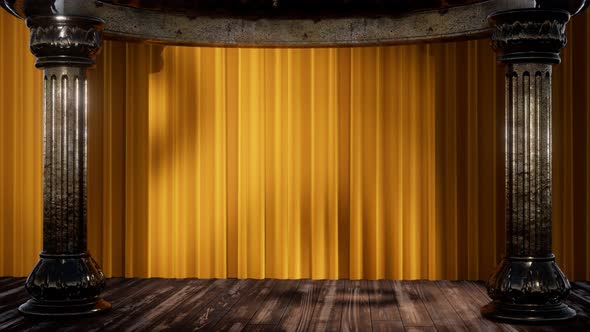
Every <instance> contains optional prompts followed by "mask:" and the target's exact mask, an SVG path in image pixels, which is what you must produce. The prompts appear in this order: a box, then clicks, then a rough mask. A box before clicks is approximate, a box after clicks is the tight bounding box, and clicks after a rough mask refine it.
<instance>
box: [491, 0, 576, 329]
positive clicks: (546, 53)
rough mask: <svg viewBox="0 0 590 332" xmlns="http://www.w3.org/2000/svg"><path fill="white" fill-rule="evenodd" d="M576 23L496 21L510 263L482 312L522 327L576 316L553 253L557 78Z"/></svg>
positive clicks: (515, 16) (536, 12) (547, 18)
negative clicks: (502, 78) (555, 69)
mask: <svg viewBox="0 0 590 332" xmlns="http://www.w3.org/2000/svg"><path fill="white" fill-rule="evenodd" d="M569 18H570V15H569V13H568V12H567V11H563V10H559V9H523V10H513V11H506V12H499V13H496V14H493V15H491V16H490V21H491V23H492V24H493V25H494V26H495V28H496V29H495V31H494V34H493V36H492V46H493V48H494V49H495V50H496V51H497V52H498V53H499V54H500V56H499V57H498V60H500V61H501V62H503V63H504V64H505V65H506V91H505V93H506V114H505V116H506V123H505V129H506V141H505V142H506V147H505V148H506V156H505V158H506V187H505V192H506V256H505V257H504V259H503V260H502V262H500V264H499V265H498V268H497V270H496V272H495V273H494V274H493V275H492V276H491V277H490V279H489V280H488V282H487V289H488V294H489V295H490V297H491V298H492V299H493V300H494V301H493V302H491V303H490V304H488V305H487V306H485V307H484V308H482V313H483V314H484V315H485V316H486V317H488V318H493V319H500V320H507V321H516V322H539V321H544V322H546V321H559V320H564V319H569V318H572V317H573V316H575V311H573V310H572V309H570V308H569V307H568V306H566V305H565V304H564V303H563V302H562V301H563V300H564V299H565V298H566V297H567V295H568V294H569V292H570V288H571V287H570V284H569V282H568V280H567V278H566V277H565V275H564V274H563V273H562V271H561V270H560V269H559V267H558V266H557V264H556V262H555V256H554V255H553V251H552V247H551V236H552V235H551V214H552V210H551V171H552V169H551V159H552V158H551V156H552V151H551V146H552V143H551V112H552V109H551V108H552V103H551V79H552V77H551V75H552V66H553V65H554V64H557V63H559V62H560V55H559V53H560V50H561V49H562V48H563V47H565V44H566V35H565V26H566V23H567V22H568V20H569Z"/></svg>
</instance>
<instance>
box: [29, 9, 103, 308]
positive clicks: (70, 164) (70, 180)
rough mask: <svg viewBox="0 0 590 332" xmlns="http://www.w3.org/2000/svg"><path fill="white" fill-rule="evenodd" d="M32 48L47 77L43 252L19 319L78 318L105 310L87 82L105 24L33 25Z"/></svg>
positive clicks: (81, 20)
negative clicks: (90, 211)
mask: <svg viewBox="0 0 590 332" xmlns="http://www.w3.org/2000/svg"><path fill="white" fill-rule="evenodd" d="M26 22H27V26H28V27H29V28H30V31H31V39H30V48H31V52H32V53H33V54H34V55H35V56H36V57H37V61H36V66H37V67H38V68H42V69H43V75H44V78H43V84H44V111H43V140H44V141H43V143H44V144H43V167H44V173H43V251H42V252H41V254H40V260H39V261H38V263H37V264H36V265H35V267H34V268H33V271H32V272H31V274H30V275H29V277H28V278H27V281H26V285H25V287H26V289H27V291H28V293H29V294H30V295H31V297H32V299H30V300H29V301H28V302H26V303H25V304H23V305H21V306H20V308H19V311H20V312H21V313H23V314H26V315H34V316H79V315H87V314H92V313H96V312H100V311H104V310H107V309H109V308H110V307H111V305H110V304H109V303H107V302H106V301H104V300H102V299H101V298H100V297H99V295H100V293H101V291H102V290H103V289H104V286H105V279H104V275H103V273H102V271H101V270H100V267H99V266H98V264H96V262H95V261H94V260H93V259H92V257H91V256H90V253H89V252H88V249H87V246H86V219H87V212H86V206H87V204H86V200H87V190H86V187H87V183H86V178H87V176H86V169H87V168H86V163H87V145H88V144H87V139H88V135H87V133H88V125H87V120H88V82H87V79H86V71H87V70H88V68H90V67H92V66H93V65H94V57H95V55H96V53H97V52H98V51H99V49H100V46H101V39H102V27H103V22H102V21H101V20H98V19H94V18H89V17H78V16H40V17H29V18H28V19H27V21H26Z"/></svg>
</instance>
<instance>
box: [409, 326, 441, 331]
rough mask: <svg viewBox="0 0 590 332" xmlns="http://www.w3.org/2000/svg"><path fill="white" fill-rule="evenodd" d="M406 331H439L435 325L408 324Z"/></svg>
mask: <svg viewBox="0 0 590 332" xmlns="http://www.w3.org/2000/svg"><path fill="white" fill-rule="evenodd" d="M406 332H437V331H436V328H435V327H434V326H408V327H406Z"/></svg>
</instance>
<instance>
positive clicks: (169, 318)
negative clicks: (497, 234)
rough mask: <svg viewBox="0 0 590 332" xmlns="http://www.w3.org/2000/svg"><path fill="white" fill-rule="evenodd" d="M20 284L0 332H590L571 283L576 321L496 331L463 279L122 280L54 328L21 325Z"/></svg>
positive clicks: (3, 309) (7, 294) (584, 306)
mask: <svg viewBox="0 0 590 332" xmlns="http://www.w3.org/2000/svg"><path fill="white" fill-rule="evenodd" d="M23 284H24V279H22V278H18V279H16V278H0V331H4V330H6V331H12V330H14V331H27V330H31V331H105V330H106V331H160V330H168V331H187V330H196V329H200V330H204V331H229V330H231V331H242V330H244V331H355V330H357V331H404V330H405V331H568V332H576V331H590V318H589V315H590V283H587V282H584V283H580V282H577V283H573V288H574V290H573V292H572V294H571V295H570V297H569V298H568V300H567V303H568V304H569V305H570V306H572V307H573V308H574V309H576V311H578V316H577V318H575V319H573V320H571V321H569V322H567V323H562V324H560V325H555V326H524V325H507V324H497V323H493V322H491V321H488V320H486V319H483V318H482V317H481V315H480V313H479V309H480V307H481V306H483V305H484V304H486V303H488V301H489V300H490V299H489V298H488V296H487V295H486V292H485V289H484V286H483V283H481V282H470V281H366V280H361V281H349V280H339V281H310V280H235V279H220V280H196V279H121V278H115V279H110V280H109V281H108V286H107V289H106V290H105V292H104V298H105V299H106V300H108V301H110V302H111V303H112V304H113V309H112V310H111V311H110V312H108V313H106V314H104V315H100V316H95V317H89V318H83V319H70V320H61V321H47V320H33V319H30V318H25V317H23V316H21V315H19V313H18V312H17V310H16V308H17V307H18V305H19V304H21V303H23V302H24V301H25V300H26V299H27V298H28V296H27V294H26V292H25V290H24V287H23Z"/></svg>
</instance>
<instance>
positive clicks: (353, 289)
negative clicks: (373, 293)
mask: <svg viewBox="0 0 590 332" xmlns="http://www.w3.org/2000/svg"><path fill="white" fill-rule="evenodd" d="M346 286H347V289H346V293H347V298H348V301H347V304H346V306H345V307H344V308H343V311H342V324H341V327H340V329H341V330H342V331H371V330H372V328H373V327H372V324H371V305H370V303H369V285H368V283H367V281H366V280H351V281H349V282H348V283H347V284H346Z"/></svg>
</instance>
